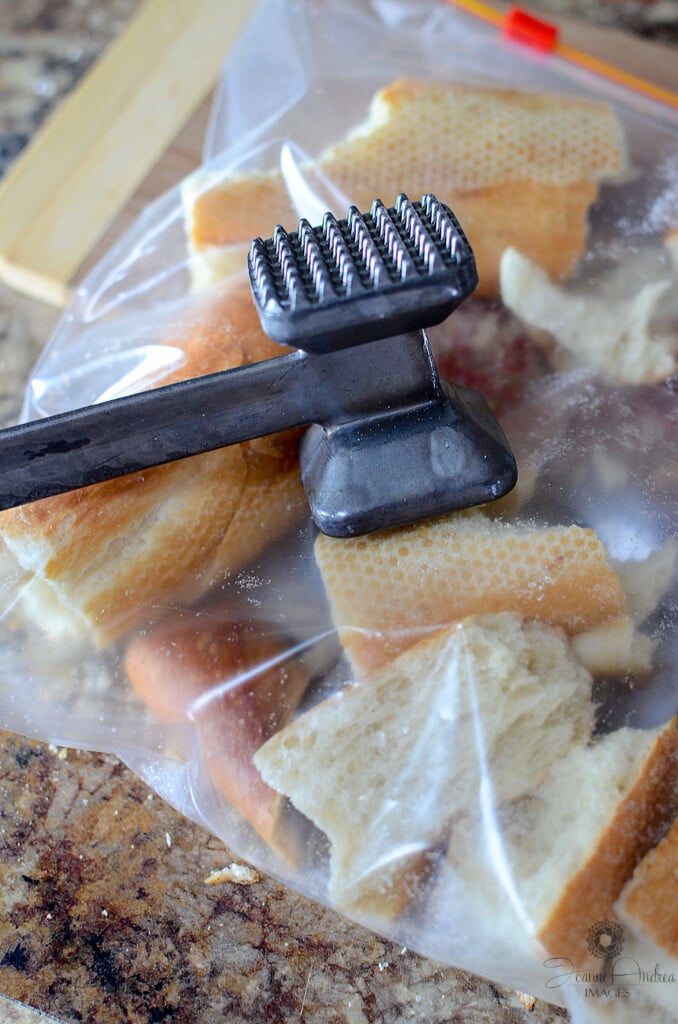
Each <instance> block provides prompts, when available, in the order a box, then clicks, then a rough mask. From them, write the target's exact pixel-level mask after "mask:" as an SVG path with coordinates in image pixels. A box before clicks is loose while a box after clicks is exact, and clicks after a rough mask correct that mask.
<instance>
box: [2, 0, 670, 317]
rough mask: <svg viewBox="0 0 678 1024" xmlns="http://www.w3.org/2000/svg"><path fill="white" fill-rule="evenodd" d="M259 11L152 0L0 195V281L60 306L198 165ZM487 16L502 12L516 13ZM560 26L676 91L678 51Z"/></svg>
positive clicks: (499, 1)
mask: <svg viewBox="0 0 678 1024" xmlns="http://www.w3.org/2000/svg"><path fill="white" fill-rule="evenodd" d="M441 2H442V0H441ZM470 3H471V5H472V4H473V0H470ZM253 4H254V0H229V2H228V3H224V2H223V0H192V3H191V4H185V2H184V0H145V3H144V4H143V5H142V7H141V8H140V10H139V12H138V13H137V15H136V16H135V17H134V18H133V19H132V22H131V23H130V25H129V26H128V28H127V29H126V31H125V32H123V34H122V35H121V36H120V38H119V39H118V40H117V41H116V42H115V43H114V44H113V45H112V46H111V47H110V48H109V50H108V51H107V52H106V53H105V54H104V56H103V58H102V59H101V60H100V61H99V62H98V63H97V65H95V67H94V68H93V70H92V71H91V72H90V73H89V74H88V75H87V76H86V78H85V79H84V80H83V81H82V83H81V84H80V85H79V86H78V87H77V88H76V89H75V90H74V92H73V93H72V94H71V95H70V96H69V97H68V98H67V99H66V100H65V101H64V102H63V104H62V105H61V107H60V108H59V109H58V110H57V111H56V112H55V114H54V115H53V116H52V118H51V119H50V120H49V121H48V122H47V124H46V125H45V126H44V128H43V129H42V130H41V131H40V132H39V133H38V134H37V135H36V137H35V139H34V140H33V142H32V143H31V145H30V146H29V147H28V148H27V149H26V151H25V152H24V153H23V154H22V155H21V157H20V158H19V159H18V160H17V161H16V163H15V165H13V167H12V169H11V170H10V172H9V174H8V175H7V176H6V178H5V180H4V182H3V183H2V186H0V280H4V281H5V282H6V283H8V284H9V285H10V286H12V287H14V288H15V289H16V290H18V291H21V292H23V293H25V294H28V295H30V296H32V297H34V298H38V299H41V300H43V301H47V302H50V303H52V304H54V305H64V304H65V303H66V301H67V300H68V297H69V294H70V292H71V290H72V288H73V286H74V285H76V284H77V282H78V281H80V280H81V279H82V277H83V276H84V275H85V274H86V273H87V271H88V270H89V269H90V268H91V267H92V266H93V265H94V264H95V263H96V262H97V260H98V259H99V258H100V257H101V255H102V254H103V253H104V252H105V251H106V250H107V249H108V248H109V247H110V245H111V244H112V243H113V242H114V241H115V240H116V239H117V238H118V237H119V236H120V235H121V233H122V232H123V231H124V230H125V229H126V228H127V227H128V226H129V225H130V224H131V223H132V222H133V221H134V219H135V218H136V217H137V215H138V214H139V213H140V211H141V210H142V209H143V207H144V206H145V205H146V204H147V203H148V202H149V201H150V200H152V199H154V198H156V197H157V196H158V195H161V194H162V193H163V192H165V191H166V190H167V189H169V188H170V187H172V186H173V185H175V184H176V183H177V182H179V181H180V180H181V178H183V177H184V176H185V175H186V174H188V173H189V172H190V171H192V170H193V169H194V168H195V167H197V166H198V165H199V163H200V154H201V149H202V142H203V138H204V135H205V129H206V125H207V119H208V115H209V109H210V103H211V90H212V88H213V86H214V82H215V81H216V79H217V76H218V74H219V69H220V67H221V62H222V59H223V56H224V54H225V53H226V52H227V50H228V47H229V46H230V44H231V43H232V41H233V40H234V39H235V38H236V36H237V35H238V33H239V32H240V30H241V28H242V26H243V24H244V23H245V20H246V18H247V15H248V14H249V12H250V10H251V8H252V7H253ZM488 6H489V7H491V8H492V9H493V10H494V11H496V12H499V13H501V14H506V13H507V12H508V10H509V9H510V8H511V7H512V6H513V5H511V4H510V3H507V2H503V0H495V2H493V3H492V4H490V5H487V4H486V5H485V7H488ZM554 21H556V22H557V24H558V27H559V29H560V40H561V43H562V45H563V46H564V47H572V48H575V49H577V50H580V51H583V52H584V53H586V54H590V55H592V56H594V57H595V58H597V59H599V60H602V61H604V62H607V63H608V64H610V65H612V66H614V67H617V68H620V69H622V70H623V71H625V72H627V73H629V74H631V75H635V76H639V77H640V78H644V79H647V80H648V81H650V82H652V83H655V84H656V85H658V86H661V87H663V88H664V89H668V90H671V91H673V92H674V93H676V92H678V61H677V60H676V52H675V50H674V49H671V48H669V47H664V46H660V45H658V44H654V43H649V42H645V41H642V40H639V39H636V38H634V37H632V36H629V35H626V34H623V33H620V32H617V31H614V30H608V29H602V28H597V27H594V26H591V25H589V24H588V23H584V22H581V21H577V20H575V19H567V18H560V19H554ZM215 40H216V42H215ZM149 41H150V42H149ZM196 52H197V53H200V57H201V59H200V61H199V62H193V63H192V64H191V68H192V73H191V74H190V75H187V74H186V73H185V68H186V67H187V66H188V63H189V61H190V58H191V55H192V54H195V53H196ZM196 63H197V64H198V66H197V67H195V64H196ZM178 67H181V68H182V73H181V74H180V75H177V68H178ZM168 97H170V99H171V102H168Z"/></svg>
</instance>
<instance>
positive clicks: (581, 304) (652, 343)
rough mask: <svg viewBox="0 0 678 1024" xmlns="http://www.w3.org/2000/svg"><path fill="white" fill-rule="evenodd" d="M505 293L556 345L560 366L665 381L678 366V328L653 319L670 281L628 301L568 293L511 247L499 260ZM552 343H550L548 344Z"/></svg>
mask: <svg viewBox="0 0 678 1024" xmlns="http://www.w3.org/2000/svg"><path fill="white" fill-rule="evenodd" d="M500 279H501V297H502V301H503V302H504V304H505V305H506V306H507V307H508V309H510V310H511V311H512V312H513V313H515V314H516V316H518V317H519V318H520V319H521V320H522V321H523V322H524V323H526V324H527V325H528V326H529V327H531V328H534V329H536V330H537V331H545V332H547V333H548V335H549V337H550V339H555V342H556V346H555V349H554V350H553V353H552V361H553V362H554V364H555V365H556V366H557V367H558V368H559V369H570V368H571V367H573V366H576V367H578V366H586V367H590V368H591V369H593V370H596V371H598V372H599V373H601V374H602V375H603V376H604V377H605V378H606V379H607V380H610V381H612V382H613V383H629V384H643V383H651V382H653V381H661V380H665V379H666V377H669V376H670V375H671V374H673V373H675V370H676V356H677V354H678V339H677V338H676V336H675V332H673V331H669V332H668V333H663V332H662V331H661V330H657V331H654V330H652V328H651V321H652V318H653V316H654V314H655V313H656V312H657V309H658V307H659V304H660V301H661V299H662V298H663V297H664V296H665V295H667V293H668V292H669V290H670V289H671V287H672V282H670V281H669V280H663V281H653V282H652V283H650V284H645V285H644V286H643V287H642V288H640V289H639V290H637V291H635V292H632V293H631V295H630V296H628V297H625V298H624V299H623V300H622V299H619V300H617V301H611V299H610V298H609V297H605V296H601V295H600V294H598V293H596V294H591V293H585V292H568V291H566V290H565V289H564V288H563V287H562V286H558V285H555V284H553V282H551V281H550V280H549V279H548V277H547V275H546V274H545V273H544V270H543V269H542V267H541V266H540V265H539V263H538V261H536V260H534V259H531V258H530V257H528V256H527V255H526V253H525V250H524V249H522V248H521V252H518V250H517V249H515V248H513V247H509V248H508V249H507V250H506V251H505V253H504V254H503V256H502V258H501V264H500ZM547 347H548V344H547Z"/></svg>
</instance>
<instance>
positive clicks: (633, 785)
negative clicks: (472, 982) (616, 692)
mask: <svg viewBox="0 0 678 1024" xmlns="http://www.w3.org/2000/svg"><path fill="white" fill-rule="evenodd" d="M677 786H678V733H677V732H676V724H675V720H672V721H671V722H669V723H668V724H667V725H665V726H662V727H660V728H658V729H654V730H648V731H643V730H640V729H630V728H624V729H620V730H619V731H618V732H615V733H611V734H609V735H606V736H603V737H602V738H600V739H598V740H596V741H595V742H594V743H592V744H591V745H590V746H586V745H578V746H573V747H572V749H571V750H570V751H568V752H566V753H565V755H564V756H563V757H561V758H559V759H557V760H554V762H553V763H552V765H551V766H550V768H549V772H548V775H547V776H546V778H545V779H544V780H543V781H542V782H541V783H538V782H535V784H534V785H533V786H530V787H528V788H527V789H526V791H525V793H524V795H523V796H522V797H520V798H519V799H517V800H514V801H512V802H510V803H506V804H504V805H503V806H502V803H501V798H500V794H499V793H497V796H496V803H497V806H496V808H495V809H494V810H493V815H492V818H491V819H488V820H486V821H483V820H482V819H481V818H480V817H479V816H478V815H477V814H476V813H474V812H470V813H469V814H468V815H467V817H466V819H465V820H460V821H458V822H457V823H456V824H455V826H454V827H453V829H452V832H451V837H450V843H449V846H448V851H447V864H448V867H449V869H450V870H451V871H452V872H453V877H454V879H455V882H456V883H457V884H459V883H461V884H463V886H464V889H465V891H467V892H473V894H474V895H475V897H476V900H477V908H478V912H479V913H491V914H493V915H495V917H496V920H497V926H498V927H502V928H503V929H504V930H507V929H509V930H510V929H515V928H516V927H517V926H518V918H517V917H516V915H515V914H513V913H511V910H510V904H509V897H508V892H507V890H506V888H505V886H503V885H502V882H501V881H500V879H499V876H498V874H497V870H496V864H497V861H496V852H495V851H496V848H497V843H496V841H495V840H496V839H498V841H499V844H500V848H501V851H502V859H503V865H502V867H503V874H504V878H505V879H506V878H508V879H510V886H511V890H512V895H513V900H514V902H515V903H518V904H519V907H520V911H521V917H522V919H523V921H525V922H527V923H528V924H529V927H530V928H531V930H532V932H533V935H534V938H536V939H537V940H538V941H539V943H541V945H542V946H543V947H544V948H545V949H546V950H547V951H548V952H549V953H550V954H551V955H552V956H554V957H563V958H568V959H569V960H570V961H572V964H573V965H575V966H579V967H581V966H583V965H585V964H587V963H588V962H589V961H590V960H591V959H592V957H591V952H590V948H589V944H588V940H589V929H590V928H591V926H592V925H595V924H596V922H598V921H601V920H604V919H606V918H609V917H610V916H611V915H612V908H613V904H614V903H615V900H616V899H617V898H618V896H619V894H620V892H621V891H622V889H623V888H624V885H625V884H626V882H627V881H628V880H629V878H630V877H631V876H632V874H633V871H634V869H635V867H636V865H637V864H638V863H639V862H640V861H641V859H642V858H643V856H644V855H645V854H646V853H647V851H648V850H650V849H651V848H652V847H653V846H654V844H655V843H656V842H657V839H658V838H659V836H660V835H661V834H662V832H663V831H664V829H665V828H666V822H667V821H670V820H671V819H672V817H673V815H674V814H675V811H676V797H677V795H678V789H677ZM440 884H441V886H442V887H444V886H445V885H446V879H445V877H444V875H443V876H441V880H440ZM442 898H444V897H442Z"/></svg>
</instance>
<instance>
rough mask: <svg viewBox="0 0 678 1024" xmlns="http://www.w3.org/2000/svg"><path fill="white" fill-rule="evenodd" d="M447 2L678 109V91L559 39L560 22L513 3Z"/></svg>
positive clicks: (506, 32)
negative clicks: (502, 8) (504, 7)
mask: <svg viewBox="0 0 678 1024" xmlns="http://www.w3.org/2000/svg"><path fill="white" fill-rule="evenodd" d="M445 2H446V3H449V4H451V5H452V6H453V7H458V8H459V9H460V10H463V11H466V13H468V14H472V15H474V16H475V17H477V18H481V19H482V20H483V21H487V22H489V23H490V24H492V25H495V26H496V27H498V28H500V29H501V30H502V33H503V34H504V35H505V36H506V37H507V38H509V39H513V40H514V41H516V42H520V43H523V44H524V45H527V46H531V47H532V48H533V49H536V50H540V51H541V52H542V53H547V52H548V53H552V54H554V55H556V56H558V57H562V58H563V59H564V60H566V61H569V62H570V63H572V64H577V65H579V67H582V68H585V69H586V70H587V71H591V72H593V73H594V74H596V75H599V76H601V77H602V78H607V79H608V80H609V81H612V82H614V83H615V84H617V85H622V86H624V87H625V88H627V89H631V90H633V91H634V92H637V93H640V94H641V95H643V96H647V97H649V98H650V99H653V100H657V101H659V102H660V103H664V104H666V105H667V106H669V107H673V109H674V110H678V93H676V92H673V91H672V90H671V89H665V88H663V86H660V85H655V84H654V83H652V82H648V81H647V80H646V79H644V78H640V77H639V76H638V75H632V74H630V73H629V72H626V71H622V70H621V69H620V68H618V67H615V65H614V64H609V63H608V62H607V61H604V60H599V59H598V58H597V57H592V56H591V55H590V54H588V53H584V52H583V50H579V49H577V47H575V46H568V45H567V44H566V43H562V42H560V38H559V36H560V31H559V29H558V26H557V25H553V24H552V23H551V22H548V21H545V20H544V19H543V18H537V17H536V16H535V15H534V14H531V13H530V12H529V11H527V10H525V9H524V8H522V7H512V8H511V10H510V11H508V13H507V14H501V13H500V12H499V11H497V10H495V9H494V8H492V7H490V6H489V4H486V3H484V2H483V0H445Z"/></svg>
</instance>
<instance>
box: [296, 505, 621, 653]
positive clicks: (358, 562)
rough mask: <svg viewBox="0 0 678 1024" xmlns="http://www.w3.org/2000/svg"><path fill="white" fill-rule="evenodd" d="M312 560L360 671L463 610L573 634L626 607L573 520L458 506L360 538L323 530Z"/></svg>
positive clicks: (596, 547)
mask: <svg viewBox="0 0 678 1024" xmlns="http://www.w3.org/2000/svg"><path fill="white" fill-rule="evenodd" d="M315 558H316V562H317V563H318V566H319V567H320V571H321V573H322V578H323V581H324V584H325V588H326V591H327V594H328V597H329V600H330V605H331V610H332V617H333V621H334V624H335V626H336V627H337V629H338V630H339V633H340V637H341V641H342V644H343V645H344V647H345V649H346V651H347V653H348V655H349V657H350V658H351V661H352V664H353V666H354V667H355V668H356V670H359V671H361V672H363V671H372V670H374V669H376V668H378V667H379V666H381V665H383V664H384V663H385V662H387V661H388V660H389V659H390V658H393V657H395V656H396V655H397V654H398V653H399V652H400V651H402V650H404V649H405V648H406V647H408V646H409V645H411V644H413V643H415V642H416V641H417V640H418V639H420V638H421V636H422V635H423V634H424V633H425V632H426V631H430V630H431V629H436V628H440V627H442V626H445V625H447V624H448V623H450V622H454V621H455V620H457V619H461V618H464V617H465V616H467V615H473V614H479V613H485V612H499V611H516V612H517V613H519V614H521V615H523V616H525V617H526V618H531V619H538V620H540V621H543V622H546V623H549V624H551V625H556V626H562V627H563V628H564V629H565V630H567V632H568V633H580V632H585V631H586V630H588V629H591V628H592V627H593V626H597V625H600V624H601V623H606V622H610V621H611V620H613V619H616V618H618V617H619V616H620V615H623V614H624V595H623V593H622V589H621V586H620V583H619V579H618V578H617V575H616V574H615V572H614V571H613V569H612V568H611V566H610V564H609V562H608V559H607V552H606V550H605V547H604V546H603V544H602V543H601V542H600V540H599V539H598V538H597V537H596V535H595V534H594V533H593V531H592V530H588V529H582V528H580V527H578V526H569V527H565V526H559V527H548V528H537V527H532V526H529V525H521V524H509V523H505V522H502V521H499V520H495V519H491V518H490V517H489V516H487V515H485V514H484V513H482V512H472V513H470V514H469V513H466V514H458V513H457V514H452V515H448V516H442V517H440V518H438V519H434V520H429V521H427V522H424V523H419V524H416V525H414V526H409V527H404V528H401V529H398V530H389V531H384V532H381V533H375V534H371V535H370V536H367V537H358V538H355V539H354V538H351V539H348V540H337V539H333V538H330V537H325V536H321V537H318V539H317V541H316V544H315Z"/></svg>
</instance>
